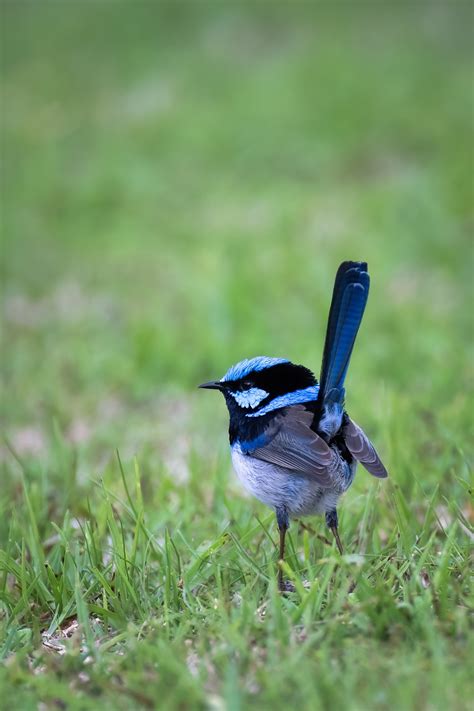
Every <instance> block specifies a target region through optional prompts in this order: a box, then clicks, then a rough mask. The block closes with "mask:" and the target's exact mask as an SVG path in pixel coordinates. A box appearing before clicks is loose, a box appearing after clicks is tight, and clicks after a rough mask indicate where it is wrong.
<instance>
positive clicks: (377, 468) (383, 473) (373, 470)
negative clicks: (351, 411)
mask: <svg viewBox="0 0 474 711" xmlns="http://www.w3.org/2000/svg"><path fill="white" fill-rule="evenodd" d="M342 433H343V435H344V442H345V443H346V447H347V449H348V450H349V452H350V453H351V454H352V456H353V457H355V459H357V461H358V462H360V463H361V464H362V466H363V467H365V469H367V471H368V472H369V473H370V474H372V476H376V477H378V478H379V479H385V478H386V477H387V476H388V473H387V470H386V469H385V467H384V465H383V464H382V460H381V459H380V457H379V455H378V454H377V452H376V450H375V447H374V445H373V444H372V442H371V441H370V439H369V438H368V437H367V435H366V434H365V432H364V431H363V430H362V429H361V428H360V427H359V425H356V423H355V422H353V421H352V420H351V419H350V418H349V417H348V418H347V423H346V424H345V425H344V427H343V428H342Z"/></svg>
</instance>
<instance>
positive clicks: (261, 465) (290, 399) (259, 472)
mask: <svg viewBox="0 0 474 711" xmlns="http://www.w3.org/2000/svg"><path fill="white" fill-rule="evenodd" d="M369 283H370V280H369V274H368V271H367V263H366V262H350V261H348V262H343V263H342V264H341V266H340V267H339V269H338V271H337V274H336V279H335V282H334V290H333V295H332V301H331V307H330V310H329V318H328V325H327V331H326V341H325V344H324V352H323V361H322V365H321V373H320V379H319V384H318V381H317V380H316V378H315V376H314V374H313V373H312V372H311V370H309V369H308V368H305V366H303V365H295V364H294V363H291V362H290V361H289V360H287V359H286V358H268V357H266V356H257V357H256V358H251V359H246V360H243V361H241V362H240V363H237V364H236V365H233V366H232V367H231V368H229V370H228V371H227V373H226V374H225V375H224V377H223V378H221V379H220V380H213V381H210V382H208V383H203V384H202V385H200V386H199V387H201V388H208V389H212V390H220V391H221V392H222V394H223V395H224V397H225V400H226V404H227V408H228V410H229V416H230V422H229V440H230V447H231V454H232V463H233V466H234V469H235V472H236V474H237V477H238V478H239V480H240V481H241V482H242V484H243V485H244V487H245V488H246V489H247V490H248V491H249V492H250V493H251V494H253V495H254V496H255V497H256V498H257V499H259V500H260V501H262V502H263V503H264V504H267V506H270V507H272V508H273V509H274V510H275V513H276V519H277V524H278V529H279V532H280V561H282V560H283V559H284V554H285V535H286V532H287V530H288V527H289V522H290V518H297V517H300V516H310V515H314V514H323V513H324V514H325V517H326V524H327V526H328V527H329V528H330V530H331V532H332V534H333V535H334V538H335V541H336V545H337V547H338V549H339V552H340V553H341V554H342V552H343V547H342V543H341V539H340V537H339V531H338V517H337V508H336V507H337V503H338V501H339V497H340V496H341V494H343V493H344V492H345V491H347V489H348V488H349V487H350V485H351V484H352V482H353V480H354V474H355V470H356V467H357V462H360V463H361V464H362V465H363V466H364V467H365V469H367V471H368V472H369V473H370V474H372V475H373V476H375V477H378V478H380V479H383V478H385V477H386V476H387V470H386V469H385V467H384V465H383V464H382V461H381V460H380V457H379V455H378V454H377V452H376V451H375V448H374V446H373V444H372V443H371V442H370V440H369V439H368V437H367V435H366V434H365V433H364V432H363V430H362V429H361V428H360V427H359V426H358V425H357V424H356V423H355V422H354V421H353V420H352V419H351V418H350V417H349V415H348V414H347V412H346V410H345V407H344V404H345V390H344V381H345V378H346V373H347V368H348V365H349V360H350V357H351V353H352V348H353V346H354V341H355V339H356V336H357V332H358V330H359V326H360V323H361V321H362V316H363V313H364V309H365V305H366V303H367V297H368V294H369ZM278 587H279V589H280V591H285V590H287V589H291V586H287V585H286V584H285V582H284V579H283V571H282V568H281V566H280V567H279V572H278Z"/></svg>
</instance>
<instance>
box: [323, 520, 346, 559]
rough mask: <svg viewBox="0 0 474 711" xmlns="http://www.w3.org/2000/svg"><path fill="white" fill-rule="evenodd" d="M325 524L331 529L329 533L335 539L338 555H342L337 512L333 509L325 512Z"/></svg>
mask: <svg viewBox="0 0 474 711" xmlns="http://www.w3.org/2000/svg"><path fill="white" fill-rule="evenodd" d="M326 524H327V526H328V528H330V529H331V533H332V535H333V536H334V538H335V539H336V545H337V549H338V551H339V553H340V554H341V555H342V554H343V553H344V548H343V547H342V543H341V539H340V537H339V531H338V528H337V526H338V520H337V511H336V509H334V511H327V512H326Z"/></svg>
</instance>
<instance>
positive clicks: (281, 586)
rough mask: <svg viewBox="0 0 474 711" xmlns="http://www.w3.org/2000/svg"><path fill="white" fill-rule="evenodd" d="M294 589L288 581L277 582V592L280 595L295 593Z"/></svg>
mask: <svg viewBox="0 0 474 711" xmlns="http://www.w3.org/2000/svg"><path fill="white" fill-rule="evenodd" d="M295 591H296V588H295V586H294V585H293V583H290V581H289V580H279V581H278V592H280V593H282V594H283V593H290V592H295Z"/></svg>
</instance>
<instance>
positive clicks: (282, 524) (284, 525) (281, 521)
mask: <svg viewBox="0 0 474 711" xmlns="http://www.w3.org/2000/svg"><path fill="white" fill-rule="evenodd" d="M276 517H277V523H278V530H279V531H280V553H279V559H278V562H280V561H283V560H284V559H285V536H286V532H287V530H288V528H289V525H290V521H289V518H288V511H287V509H286V506H279V507H278V508H277V509H276ZM278 590H279V591H280V592H285V591H286V586H285V581H284V580H283V570H282V569H281V568H280V567H279V568H278Z"/></svg>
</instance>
